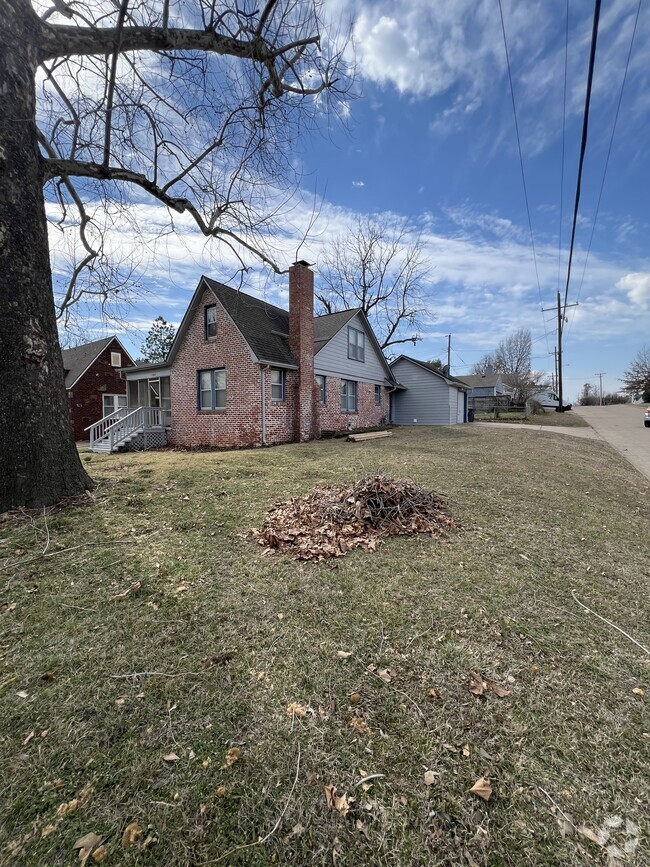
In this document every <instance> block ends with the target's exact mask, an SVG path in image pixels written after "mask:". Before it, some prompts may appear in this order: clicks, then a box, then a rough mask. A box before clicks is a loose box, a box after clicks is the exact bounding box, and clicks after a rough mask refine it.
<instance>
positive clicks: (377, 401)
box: [375, 385, 381, 406]
mask: <svg viewBox="0 0 650 867" xmlns="http://www.w3.org/2000/svg"><path fill="white" fill-rule="evenodd" d="M375 406H381V385H376V386H375Z"/></svg>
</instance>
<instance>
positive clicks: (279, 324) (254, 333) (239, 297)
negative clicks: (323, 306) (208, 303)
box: [204, 277, 297, 366]
mask: <svg viewBox="0 0 650 867" xmlns="http://www.w3.org/2000/svg"><path fill="white" fill-rule="evenodd" d="M204 279H205V282H206V283H207V284H208V286H209V287H210V289H212V291H213V292H214V294H215V295H216V297H217V298H218V299H219V301H220V302H221V304H223V306H224V307H225V309H226V311H227V313H228V315H229V316H230V317H231V318H232V320H233V321H234V322H235V324H236V325H237V327H238V328H239V330H240V331H241V333H242V334H243V335H244V339H245V340H246V342H247V343H248V345H249V346H250V348H251V349H252V350H253V352H254V353H255V355H256V356H257V357H258V358H259V359H260V361H273V362H275V363H276V364H289V365H296V366H297V362H296V359H295V358H294V356H293V353H292V352H291V350H290V349H289V313H288V312H287V311H286V310H282V309H281V308H280V307H275V306H274V305H273V304H269V303H268V302H267V301H263V300H262V299H261V298H254V297H253V296H252V295H246V294H245V293H244V292H240V291H239V290H237V289H232V288H231V287H230V286H226V285H224V284H223V283H218V282H217V281H216V280H211V279H210V278H209V277H205V278H204Z"/></svg>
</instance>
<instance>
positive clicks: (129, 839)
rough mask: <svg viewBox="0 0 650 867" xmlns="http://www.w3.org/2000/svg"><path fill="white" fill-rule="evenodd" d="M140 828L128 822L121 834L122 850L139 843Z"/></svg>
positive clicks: (136, 824)
mask: <svg viewBox="0 0 650 867" xmlns="http://www.w3.org/2000/svg"><path fill="white" fill-rule="evenodd" d="M141 836H142V827H141V825H139V824H138V822H129V824H128V825H127V826H126V828H125V829H124V833H123V834H122V849H129V848H130V847H131V846H133V845H137V844H138V843H139V842H140V837H141Z"/></svg>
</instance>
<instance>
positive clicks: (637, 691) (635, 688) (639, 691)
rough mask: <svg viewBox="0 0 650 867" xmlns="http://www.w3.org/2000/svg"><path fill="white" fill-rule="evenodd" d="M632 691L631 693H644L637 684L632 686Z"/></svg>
mask: <svg viewBox="0 0 650 867" xmlns="http://www.w3.org/2000/svg"><path fill="white" fill-rule="evenodd" d="M632 693H633V695H641V696H643V695H645V693H644V691H643V690H642V689H641V688H640V687H638V686H635V687H634V689H633V690H632Z"/></svg>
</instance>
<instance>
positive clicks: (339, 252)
mask: <svg viewBox="0 0 650 867" xmlns="http://www.w3.org/2000/svg"><path fill="white" fill-rule="evenodd" d="M430 271H431V263H430V261H429V259H428V258H427V256H426V253H425V248H424V243H423V241H422V238H421V236H420V235H419V234H413V233H412V232H411V231H410V230H409V227H408V225H407V223H406V222H405V221H403V220H393V219H391V218H388V217H363V218H362V217H359V218H358V219H357V221H356V223H355V225H354V227H353V228H352V229H351V230H350V231H349V232H345V233H343V234H341V235H338V236H337V237H335V238H334V239H333V240H332V242H331V243H330V245H329V247H327V248H326V250H325V254H324V256H323V261H322V267H321V269H320V276H321V280H322V283H323V284H324V285H323V288H322V289H319V290H317V292H316V297H317V299H318V301H319V302H320V304H321V307H322V310H323V312H324V313H334V312H336V311H338V310H342V309H344V308H351V307H360V308H361V309H362V310H363V312H364V313H365V314H366V316H368V318H369V319H370V322H371V324H372V326H373V330H374V331H375V334H376V335H377V337H378V340H379V344H380V346H381V348H382V349H384V350H385V349H389V350H390V348H391V347H394V346H397V345H398V344H401V343H413V344H415V343H417V341H418V340H420V339H421V338H420V335H419V334H418V330H417V329H418V326H419V320H420V317H421V316H422V314H423V312H424V302H425V293H424V279H425V277H426V276H427V274H429V273H430Z"/></svg>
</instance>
